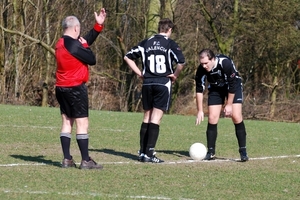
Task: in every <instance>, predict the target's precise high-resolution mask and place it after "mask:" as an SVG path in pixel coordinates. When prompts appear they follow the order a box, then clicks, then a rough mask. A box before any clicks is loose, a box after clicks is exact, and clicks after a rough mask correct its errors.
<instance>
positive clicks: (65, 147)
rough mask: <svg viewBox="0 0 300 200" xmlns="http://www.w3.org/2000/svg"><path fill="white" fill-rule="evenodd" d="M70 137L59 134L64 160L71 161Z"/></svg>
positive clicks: (67, 134)
mask: <svg viewBox="0 0 300 200" xmlns="http://www.w3.org/2000/svg"><path fill="white" fill-rule="evenodd" d="M71 137H72V135H71V134H70V133H60V143H61V148H62V151H63V154H64V159H69V160H71V159H72V156H71V154H70V145H71Z"/></svg>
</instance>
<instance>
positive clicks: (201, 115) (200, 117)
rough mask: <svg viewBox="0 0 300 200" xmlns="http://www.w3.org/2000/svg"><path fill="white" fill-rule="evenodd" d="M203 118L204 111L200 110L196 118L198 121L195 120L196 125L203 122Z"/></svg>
mask: <svg viewBox="0 0 300 200" xmlns="http://www.w3.org/2000/svg"><path fill="white" fill-rule="evenodd" d="M203 120H204V113H203V112H202V111H200V112H198V113H197V118H196V122H195V124H196V126H197V125H199V124H201V122H203Z"/></svg>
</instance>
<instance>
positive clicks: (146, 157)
mask: <svg viewBox="0 0 300 200" xmlns="http://www.w3.org/2000/svg"><path fill="white" fill-rule="evenodd" d="M143 162H152V163H163V162H165V161H163V160H161V159H159V158H158V157H156V156H155V155H153V156H152V157H148V156H147V155H144V159H143Z"/></svg>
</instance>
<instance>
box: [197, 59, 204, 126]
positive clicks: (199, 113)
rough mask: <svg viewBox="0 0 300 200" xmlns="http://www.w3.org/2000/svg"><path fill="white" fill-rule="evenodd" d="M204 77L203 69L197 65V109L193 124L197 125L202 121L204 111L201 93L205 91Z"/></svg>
mask: <svg viewBox="0 0 300 200" xmlns="http://www.w3.org/2000/svg"><path fill="white" fill-rule="evenodd" d="M205 81H206V75H205V72H204V69H203V67H202V66H201V65H199V67H198V69H197V72H196V76H195V82H196V107H197V116H196V122H195V124H196V125H198V124H200V123H201V122H202V121H203V120H204V111H203V92H204V89H205Z"/></svg>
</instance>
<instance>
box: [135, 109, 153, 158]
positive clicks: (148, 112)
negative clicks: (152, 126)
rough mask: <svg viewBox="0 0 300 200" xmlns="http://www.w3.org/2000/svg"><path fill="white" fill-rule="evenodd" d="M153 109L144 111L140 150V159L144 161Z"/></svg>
mask: <svg viewBox="0 0 300 200" xmlns="http://www.w3.org/2000/svg"><path fill="white" fill-rule="evenodd" d="M151 113H152V109H150V110H145V111H144V119H143V122H142V124H141V128H140V150H139V151H138V161H143V159H144V156H145V153H146V147H147V139H148V127H149V121H150V116H151Z"/></svg>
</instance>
